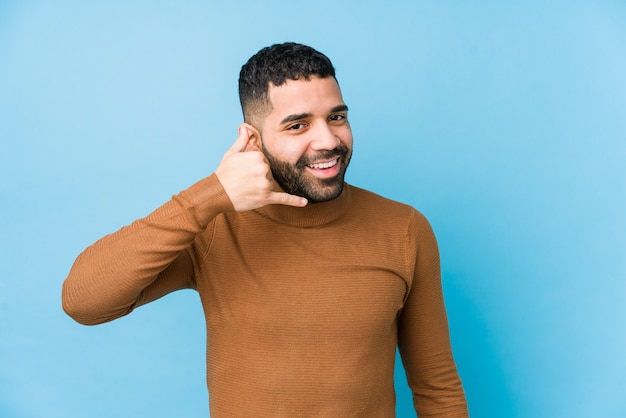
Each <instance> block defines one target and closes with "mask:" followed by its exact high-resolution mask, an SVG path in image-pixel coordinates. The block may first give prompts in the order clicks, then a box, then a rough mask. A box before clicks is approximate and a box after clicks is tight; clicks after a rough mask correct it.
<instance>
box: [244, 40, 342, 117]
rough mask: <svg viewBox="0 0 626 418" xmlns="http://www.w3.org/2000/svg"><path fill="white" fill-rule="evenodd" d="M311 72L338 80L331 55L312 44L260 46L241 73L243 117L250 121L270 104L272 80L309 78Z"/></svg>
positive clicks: (281, 82) (292, 43)
mask: <svg viewBox="0 0 626 418" xmlns="http://www.w3.org/2000/svg"><path fill="white" fill-rule="evenodd" d="M311 76H316V77H320V78H326V77H333V78H335V80H336V76H335V68H334V67H333V64H332V62H331V61H330V59H328V57H327V56H326V55H324V54H322V53H321V52H319V51H316V50H315V49H313V48H311V47H310V46H306V45H302V44H298V43H295V42H285V43H282V44H275V45H272V46H268V47H265V48H263V49H261V50H260V51H259V52H257V53H256V54H255V55H253V56H252V57H251V58H250V59H249V60H248V62H246V63H245V64H244V65H243V66H242V67H241V72H240V73H239V101H240V103H241V109H242V111H243V116H244V120H245V121H246V122H250V120H251V118H252V116H256V115H257V114H258V113H259V112H260V111H262V110H263V109H264V108H266V107H267V105H269V104H270V103H269V97H268V91H269V86H270V83H271V84H273V85H274V86H280V85H282V84H284V83H285V82H286V81H287V80H299V79H301V78H304V79H305V80H309V79H310V78H311Z"/></svg>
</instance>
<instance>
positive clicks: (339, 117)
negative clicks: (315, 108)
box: [328, 113, 347, 122]
mask: <svg viewBox="0 0 626 418" xmlns="http://www.w3.org/2000/svg"><path fill="white" fill-rule="evenodd" d="M346 119H347V116H346V115H345V114H344V113H337V114H334V115H330V117H329V118H328V120H330V121H332V122H343V121H345V120H346Z"/></svg>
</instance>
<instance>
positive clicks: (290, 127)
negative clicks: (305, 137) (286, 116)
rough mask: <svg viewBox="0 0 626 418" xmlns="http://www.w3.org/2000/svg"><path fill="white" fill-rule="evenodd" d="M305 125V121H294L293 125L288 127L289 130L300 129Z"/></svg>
mask: <svg viewBox="0 0 626 418" xmlns="http://www.w3.org/2000/svg"><path fill="white" fill-rule="evenodd" d="M304 127H305V124H304V123H301V122H298V123H294V124H293V125H289V126H288V127H287V130H288V131H298V130H300V129H303V128H304Z"/></svg>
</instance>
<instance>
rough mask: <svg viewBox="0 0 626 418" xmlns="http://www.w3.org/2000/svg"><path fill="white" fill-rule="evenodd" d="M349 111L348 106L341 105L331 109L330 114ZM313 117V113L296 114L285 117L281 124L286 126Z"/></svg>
mask: <svg viewBox="0 0 626 418" xmlns="http://www.w3.org/2000/svg"><path fill="white" fill-rule="evenodd" d="M347 111H348V106H346V105H345V104H341V105H338V106H335V107H333V108H332V109H330V113H336V112H347ZM311 116H313V114H312V113H295V114H293V115H289V116H285V118H283V120H281V121H280V124H281V125H284V124H286V123H289V122H293V121H296V120H302V119H307V118H310V117H311Z"/></svg>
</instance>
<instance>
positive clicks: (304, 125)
mask: <svg viewBox="0 0 626 418" xmlns="http://www.w3.org/2000/svg"><path fill="white" fill-rule="evenodd" d="M268 99H269V109H268V112H267V113H266V114H265V115H264V117H263V118H262V119H261V120H260V123H259V124H258V125H257V127H258V129H259V131H260V134H261V150H262V151H263V153H264V154H265V157H266V158H267V160H268V161H269V163H270V168H271V170H272V175H273V176H274V179H275V180H276V182H277V183H278V184H279V186H280V187H281V188H282V189H283V190H284V191H285V192H287V193H290V194H295V195H298V196H303V197H305V198H307V199H308V200H309V202H310V203H316V202H325V201H328V200H332V199H335V198H336V197H338V196H339V195H340V194H341V192H342V191H343V185H344V175H345V172H346V169H347V168H348V163H349V162H350V157H351V156H352V130H351V129H350V124H349V123H348V107H347V106H346V105H345V103H344V102H343V98H342V96H341V91H340V89H339V86H338V84H337V81H336V80H335V78H334V77H325V78H319V77H311V78H309V79H308V80H306V79H303V78H301V79H298V80H288V81H286V82H285V83H284V84H281V85H280V86H278V87H277V86H275V85H270V87H269V91H268Z"/></svg>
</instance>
